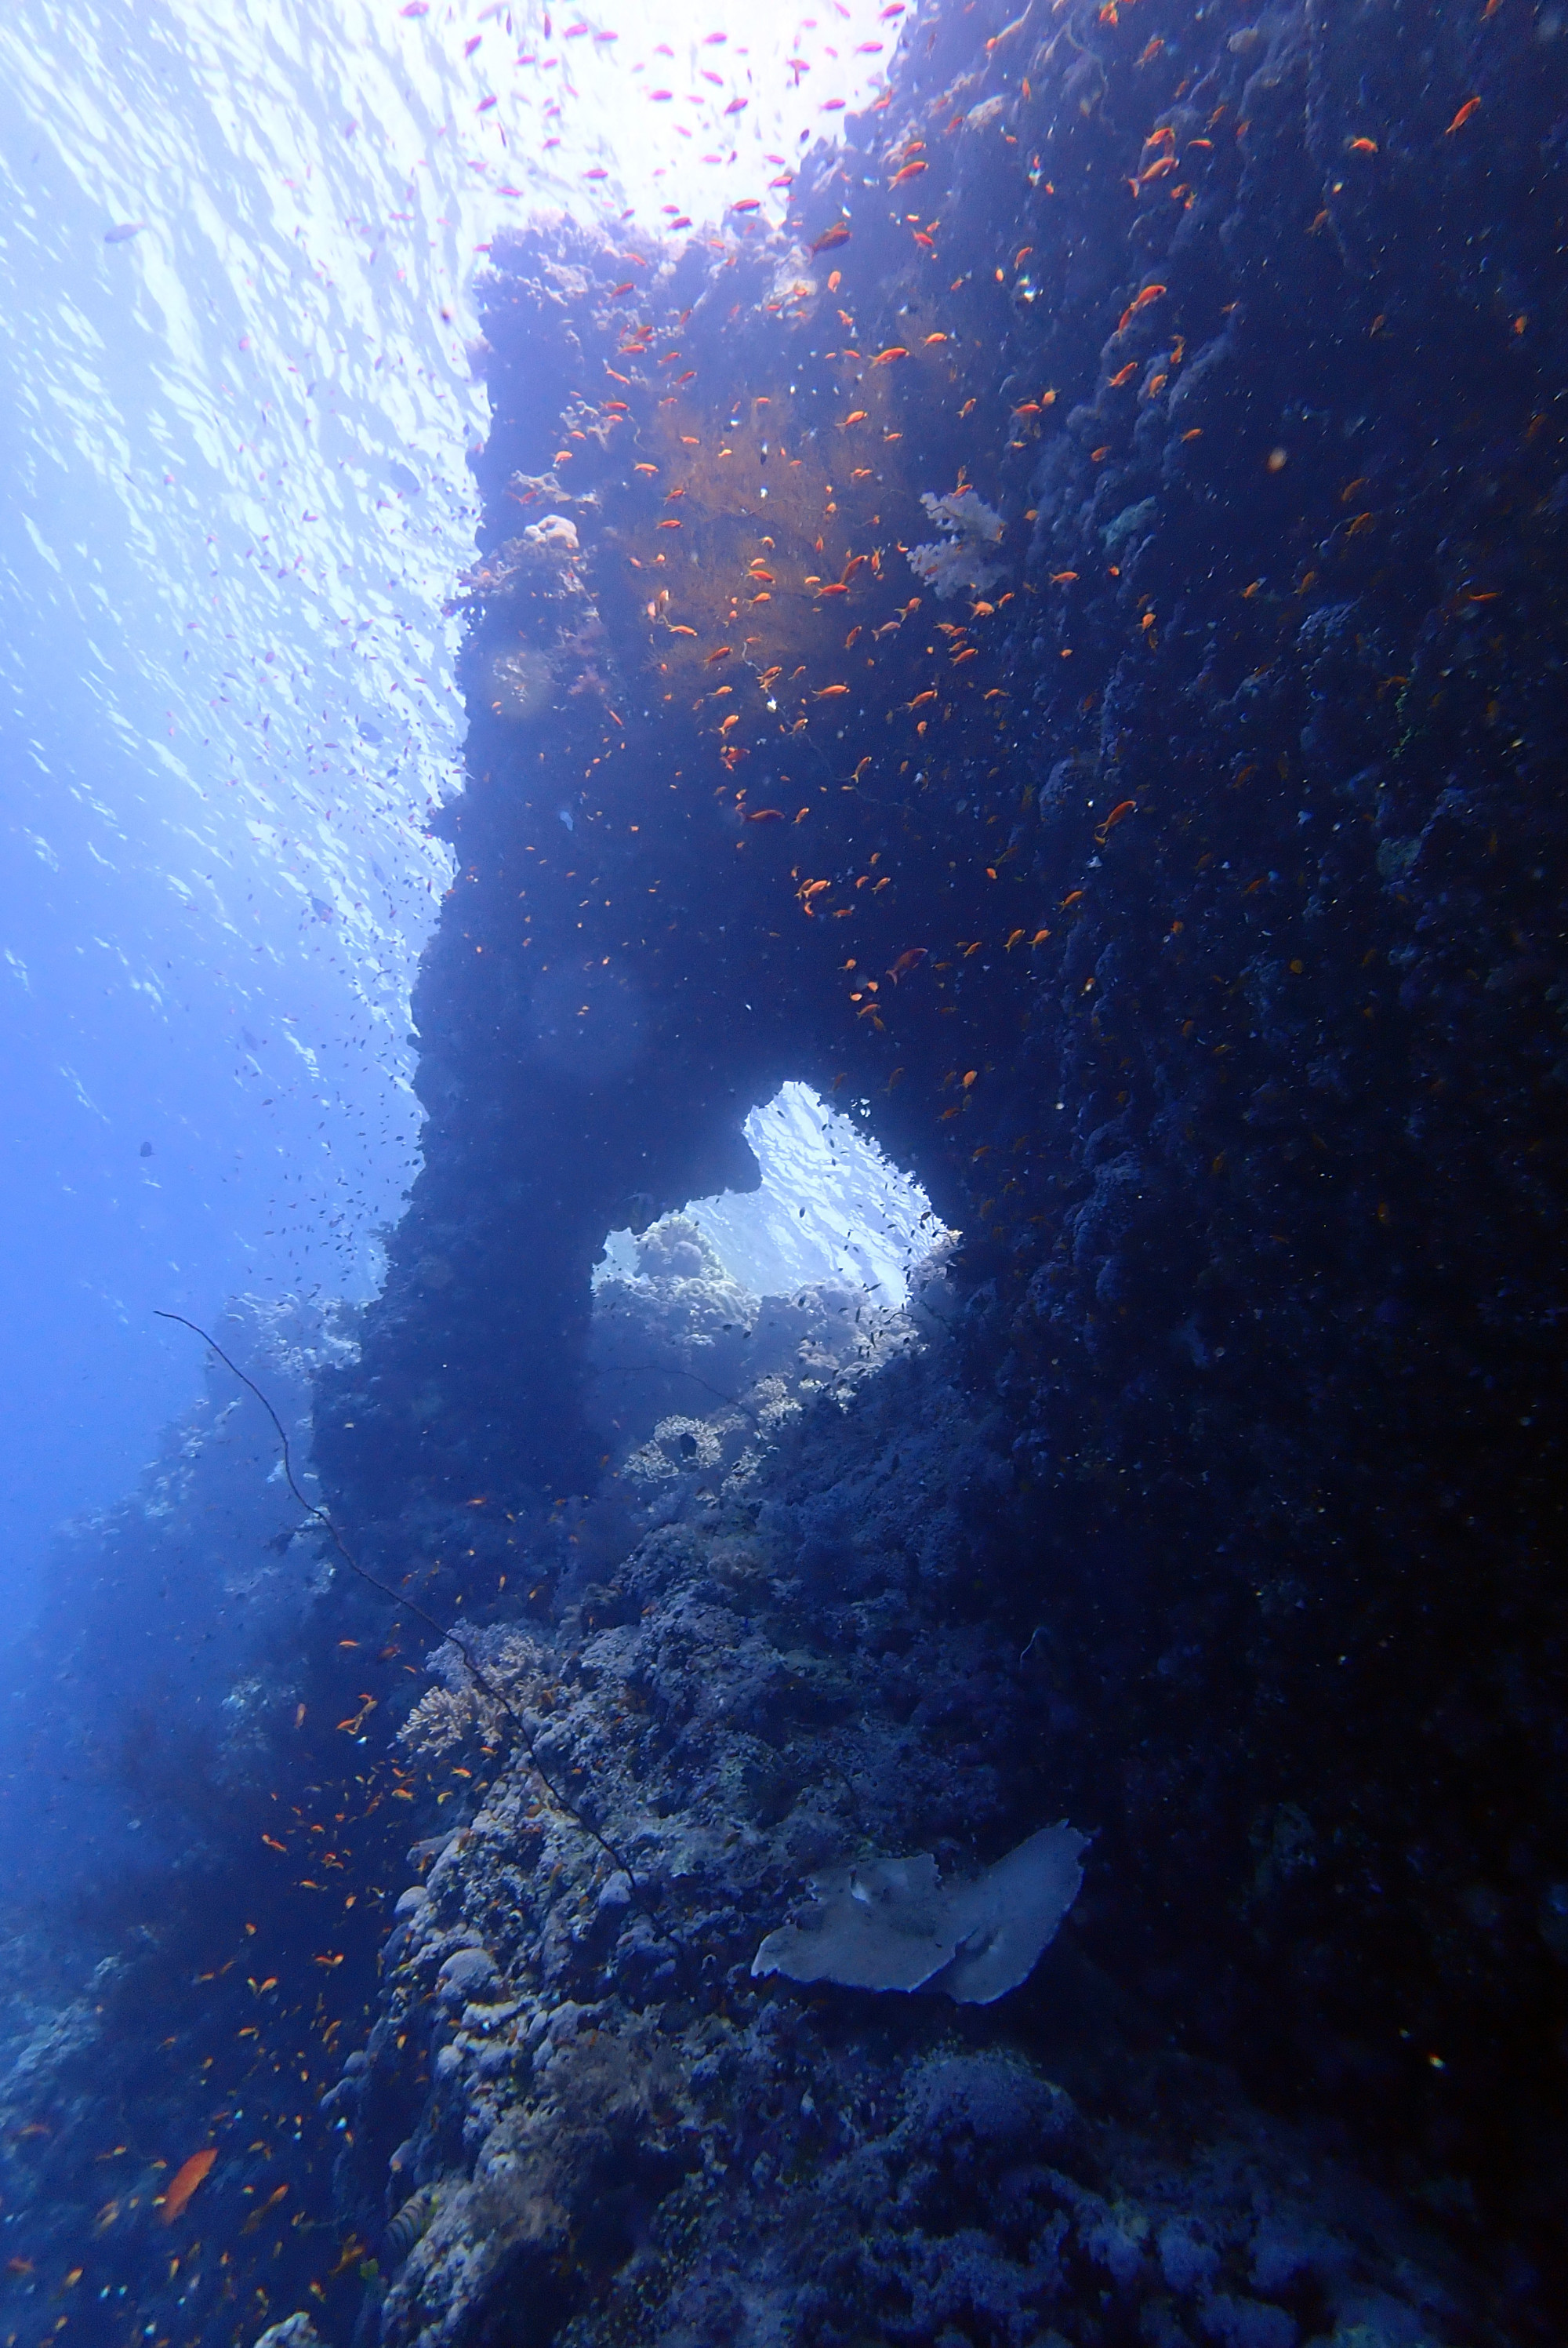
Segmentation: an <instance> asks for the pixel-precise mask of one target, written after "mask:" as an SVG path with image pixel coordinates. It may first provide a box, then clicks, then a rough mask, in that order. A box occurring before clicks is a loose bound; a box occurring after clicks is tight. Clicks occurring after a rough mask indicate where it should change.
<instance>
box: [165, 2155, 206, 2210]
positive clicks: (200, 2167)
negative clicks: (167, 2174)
mask: <svg viewBox="0 0 1568 2348" xmlns="http://www.w3.org/2000/svg"><path fill="white" fill-rule="evenodd" d="M217 2157H218V2153H217V2149H216V2147H214V2146H212V2145H209V2146H208V2147H206V2149H205V2151H203V2152H193V2153H192V2154H191V2156H190V2159H189V2160H182V2161H181V2162H180V2164H179V2168H177V2169H176V2170H175V2172H174V2180H173V2182H172V2184H171V2185H170V2186H169V2190H168V2192H167V2193H166V2194H165V2195H164V2197H163V2222H164V2224H165V2225H166V2226H172V2225H173V2223H174V2221H175V2219H177V2218H178V2217H179V2215H180V2213H181V2211H182V2210H183V2209H185V2206H186V2204H187V2203H188V2202H189V2201H190V2197H191V2195H192V2194H193V2193H194V2192H195V2190H196V2188H197V2187H198V2186H199V2185H200V2183H201V2181H202V2179H203V2178H205V2177H206V2175H207V2173H208V2171H209V2170H210V2168H211V2166H212V2164H213V2162H214V2161H215V2160H216V2159H217Z"/></svg>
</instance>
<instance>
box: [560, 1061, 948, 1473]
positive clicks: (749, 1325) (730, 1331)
mask: <svg viewBox="0 0 1568 2348" xmlns="http://www.w3.org/2000/svg"><path fill="white" fill-rule="evenodd" d="M867 1114H868V1109H867V1105H866V1104H865V1103H857V1104H855V1105H854V1107H853V1108H852V1111H851V1113H850V1114H848V1115H846V1114H845V1113H844V1111H842V1110H837V1109H833V1108H830V1107H828V1105H827V1103H826V1102H825V1101H824V1100H823V1099H822V1098H821V1097H820V1096H819V1095H818V1094H816V1093H815V1092H813V1091H812V1090H811V1088H810V1087H809V1086H806V1085H804V1084H786V1085H784V1086H782V1087H781V1089H780V1090H779V1091H778V1092H777V1093H775V1094H774V1097H773V1099H772V1100H770V1101H768V1102H767V1103H765V1104H764V1106H763V1107H758V1108H755V1109H753V1111H752V1114H751V1116H750V1117H748V1118H747V1120H746V1125H745V1136H746V1139H747V1141H748V1142H749V1143H750V1144H751V1147H752V1149H753V1153H754V1154H755V1157H756V1160H757V1166H758V1169H759V1172H760V1175H761V1178H762V1179H761V1182H760V1185H759V1187H758V1188H757V1189H755V1190H752V1191H735V1190H725V1191H722V1192H721V1193H720V1194H719V1195H718V1196H717V1197H715V1198H711V1199H692V1200H690V1201H689V1202H688V1203H687V1204H686V1205H685V1206H684V1207H682V1209H681V1210H679V1211H678V1212H677V1213H674V1214H668V1215H662V1216H661V1217H660V1218H659V1219H658V1220H657V1221H651V1222H649V1223H648V1224H647V1225H646V1226H645V1227H644V1228H643V1230H642V1231H640V1232H637V1233H634V1232H633V1231H630V1230H624V1231H612V1232H611V1233H610V1237H609V1239H608V1240H607V1241H606V1243H605V1251H604V1255H603V1258H602V1259H601V1261H600V1263H599V1265H598V1266H597V1268H596V1270H595V1272H594V1290H595V1294H594V1313H593V1328H592V1334H591V1336H590V1338H589V1372H590V1379H589V1416H590V1417H591V1418H592V1420H593V1421H594V1423H595V1424H596V1425H597V1426H598V1427H599V1429H600V1435H601V1437H603V1439H604V1440H605V1441H606V1443H607V1444H608V1445H609V1446H610V1451H609V1454H608V1456H609V1457H613V1458H614V1459H615V1461H616V1468H615V1474H616V1477H617V1479H618V1480H619V1481H620V1483H621V1485H622V1488H624V1489H625V1490H628V1491H630V1492H633V1493H636V1494H638V1495H640V1496H641V1498H645V1499H647V1500H649V1501H650V1502H660V1501H664V1502H667V1503H668V1504H669V1505H671V1506H678V1505H681V1503H682V1493H683V1491H684V1489H685V1487H686V1486H687V1485H688V1484H691V1485H692V1486H693V1488H695V1489H699V1490H700V1489H701V1488H703V1486H704V1484H705V1485H706V1486H707V1487H708V1488H711V1489H716V1488H718V1487H719V1486H720V1485H722V1484H724V1483H725V1482H726V1479H729V1478H736V1477H738V1478H740V1479H741V1480H742V1482H743V1481H744V1478H745V1477H746V1475H747V1473H748V1472H749V1468H750V1467H751V1466H754V1464H755V1462H756V1460H757V1459H758V1458H759V1457H761V1456H762V1454H763V1453H764V1451H765V1450H766V1449H767V1448H768V1447H769V1445H770V1444H771V1442H772V1441H773V1440H774V1438H776V1437H778V1436H780V1435H782V1433H783V1432H784V1428H785V1427H786V1426H787V1425H788V1424H789V1422H790V1421H791V1420H792V1419H794V1418H797V1417H798V1416H800V1414H801V1413H802V1411H803V1410H804V1408H805V1407H806V1406H808V1405H809V1404H810V1402H811V1401H812V1399H813V1398H814V1397H817V1396H822V1395H835V1396H836V1397H837V1398H838V1399H839V1400H840V1401H841V1402H843V1403H847V1402H848V1400H849V1398H850V1397H851V1395H853V1394H854V1392H855V1390H856V1387H857V1386H858V1385H859V1384H860V1382H861V1381H862V1379H864V1378H865V1377H866V1376H868V1375H875V1374H876V1372H877V1371H878V1370H880V1369H882V1368H884V1367H885V1366H886V1365H887V1364H888V1363H890V1362H892V1361H894V1360H895V1359H896V1358H897V1356H898V1355H899V1354H902V1353H904V1352H906V1351H907V1349H908V1348H909V1347H910V1346H913V1345H917V1344H919V1343H920V1342H921V1334H922V1331H921V1312H922V1306H921V1302H920V1297H919V1293H918V1292H920V1291H921V1290H922V1289H923V1288H924V1286H925V1284H926V1283H927V1281H929V1280H930V1279H932V1278H935V1277H937V1276H938V1273H939V1267H940V1262H941V1259H942V1256H943V1255H944V1253H945V1252H946V1251H947V1250H948V1247H949V1246H950V1245H951V1242H952V1239H953V1236H954V1235H953V1234H952V1233H951V1232H950V1231H948V1230H947V1229H946V1228H945V1227H944V1225H943V1224H942V1223H941V1222H940V1221H939V1220H938V1218H937V1216H936V1215H935V1214H934V1213H933V1211H932V1209H931V1203H930V1200H928V1199H927V1196H926V1193H925V1191H924V1190H923V1189H921V1188H920V1186H919V1184H918V1183H917V1182H915V1181H913V1180H912V1179H910V1177H909V1176H908V1175H907V1174H905V1173H903V1172H901V1171H900V1169H898V1168H897V1166H895V1165H894V1164H893V1163H892V1162H891V1160H890V1159H887V1158H886V1156H885V1155H884V1154H883V1152H882V1151H881V1150H880V1149H878V1148H877V1147H876V1143H875V1142H874V1141H873V1140H872V1139H871V1138H870V1136H869V1134H867V1133H866V1131H865V1130H863V1128H862V1124H861V1119H862V1118H864V1117H866V1115H867ZM650 1209H651V1202H650Z"/></svg>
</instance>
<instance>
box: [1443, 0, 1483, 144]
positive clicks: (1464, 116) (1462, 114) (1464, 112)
mask: <svg viewBox="0 0 1568 2348" xmlns="http://www.w3.org/2000/svg"><path fill="white" fill-rule="evenodd" d="M1489 14H1490V11H1489ZM1480 105H1481V100H1480V98H1466V100H1465V102H1464V104H1463V105H1462V106H1461V107H1460V110H1459V112H1458V113H1457V114H1456V115H1455V116H1454V118H1453V120H1452V121H1451V122H1450V124H1449V127H1448V129H1446V130H1445V131H1444V132H1443V137H1444V138H1445V139H1451V138H1452V137H1453V135H1454V132H1455V131H1456V130H1462V129H1464V126H1465V124H1466V123H1467V122H1468V121H1469V120H1470V118H1471V115H1472V114H1474V113H1475V112H1476V111H1477V110H1478V109H1479V108H1480Z"/></svg>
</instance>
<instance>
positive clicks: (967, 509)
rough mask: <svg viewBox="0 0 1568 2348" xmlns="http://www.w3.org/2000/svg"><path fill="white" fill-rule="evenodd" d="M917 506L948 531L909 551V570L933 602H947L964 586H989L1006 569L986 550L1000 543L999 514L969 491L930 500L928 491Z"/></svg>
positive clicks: (960, 491)
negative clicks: (923, 584)
mask: <svg viewBox="0 0 1568 2348" xmlns="http://www.w3.org/2000/svg"><path fill="white" fill-rule="evenodd" d="M920 503H921V504H922V505H923V506H924V507H925V509H926V511H927V513H928V514H929V515H930V517H931V520H933V521H934V522H936V523H937V524H938V526H939V527H940V528H941V529H942V530H947V531H948V533H949V535H948V537H946V538H938V539H934V540H933V541H931V543H930V544H929V545H928V546H912V547H910V549H909V551H908V552H909V567H910V569H911V570H912V571H914V572H916V574H917V576H918V577H919V578H921V579H924V580H925V581H926V582H927V585H929V586H931V587H934V588H935V589H936V592H937V597H938V602H946V600H947V599H948V597H949V596H952V595H957V594H958V593H959V592H961V591H962V590H963V589H965V588H977V589H979V588H985V587H990V586H992V585H994V584H995V582H996V581H997V580H999V578H1000V577H1001V576H1002V573H1003V572H1004V570H1005V568H1006V566H1005V564H1003V563H1001V562H999V561H997V560H996V558H995V555H994V554H993V553H992V552H991V551H990V550H991V549H992V548H994V547H996V546H998V545H999V543H1000V541H1001V535H1002V518H1001V516H1000V514H999V513H997V512H995V511H993V510H992V509H991V507H989V505H987V503H986V501H985V499H983V498H981V497H978V496H977V495H976V493H975V491H974V490H973V489H954V490H953V491H952V492H951V494H950V495H948V497H945V498H935V497H933V496H932V495H931V492H930V490H929V489H927V490H926V492H925V493H924V495H923V496H922V498H921V499H920Z"/></svg>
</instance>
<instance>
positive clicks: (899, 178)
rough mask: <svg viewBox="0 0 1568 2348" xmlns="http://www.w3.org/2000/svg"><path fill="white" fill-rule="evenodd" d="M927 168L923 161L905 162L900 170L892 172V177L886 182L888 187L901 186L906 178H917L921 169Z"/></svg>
mask: <svg viewBox="0 0 1568 2348" xmlns="http://www.w3.org/2000/svg"><path fill="white" fill-rule="evenodd" d="M928 168H929V167H928V166H927V164H925V163H906V164H905V166H904V169H903V170H901V171H895V172H894V174H893V177H892V178H891V179H890V180H888V182H887V184H888V186H889V187H890V188H899V187H902V186H903V184H904V182H905V180H913V179H916V178H917V177H918V175H919V174H920V173H921V172H922V171H924V170H927V169H928Z"/></svg>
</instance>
